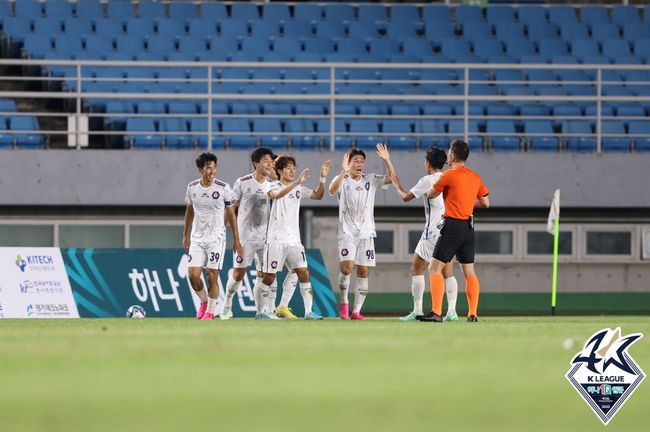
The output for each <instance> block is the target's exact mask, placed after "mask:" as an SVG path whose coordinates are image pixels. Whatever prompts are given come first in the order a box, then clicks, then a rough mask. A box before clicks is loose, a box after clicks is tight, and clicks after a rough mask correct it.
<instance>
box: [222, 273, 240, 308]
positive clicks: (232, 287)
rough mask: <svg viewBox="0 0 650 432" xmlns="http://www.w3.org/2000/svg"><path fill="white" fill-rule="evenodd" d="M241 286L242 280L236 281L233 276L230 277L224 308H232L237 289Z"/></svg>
mask: <svg viewBox="0 0 650 432" xmlns="http://www.w3.org/2000/svg"><path fill="white" fill-rule="evenodd" d="M240 286H241V281H236V280H234V279H232V278H228V282H227V283H226V300H225V303H224V306H223V307H224V310H226V309H227V310H230V309H232V299H233V298H234V297H235V294H236V293H237V290H238V289H239V287H240Z"/></svg>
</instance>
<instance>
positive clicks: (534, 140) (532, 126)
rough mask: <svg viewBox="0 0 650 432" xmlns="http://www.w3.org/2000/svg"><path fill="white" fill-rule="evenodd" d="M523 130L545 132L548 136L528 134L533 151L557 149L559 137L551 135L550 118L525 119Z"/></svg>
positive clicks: (534, 132)
mask: <svg viewBox="0 0 650 432" xmlns="http://www.w3.org/2000/svg"><path fill="white" fill-rule="evenodd" d="M524 132H525V133H527V134H547V135H548V136H528V137H527V139H528V143H529V145H530V149H531V150H533V151H557V149H558V144H559V139H558V138H557V137H555V136H553V123H551V121H550V120H526V121H524Z"/></svg>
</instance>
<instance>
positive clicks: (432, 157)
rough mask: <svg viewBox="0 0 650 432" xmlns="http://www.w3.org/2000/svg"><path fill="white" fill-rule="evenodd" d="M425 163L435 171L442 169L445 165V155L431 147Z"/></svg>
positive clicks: (436, 148)
mask: <svg viewBox="0 0 650 432" xmlns="http://www.w3.org/2000/svg"><path fill="white" fill-rule="evenodd" d="M426 158H427V162H429V165H431V166H432V167H433V168H435V169H442V168H444V166H445V163H447V153H445V151H444V150H441V149H439V148H438V147H435V146H432V147H431V148H430V149H429V150H427V156H426Z"/></svg>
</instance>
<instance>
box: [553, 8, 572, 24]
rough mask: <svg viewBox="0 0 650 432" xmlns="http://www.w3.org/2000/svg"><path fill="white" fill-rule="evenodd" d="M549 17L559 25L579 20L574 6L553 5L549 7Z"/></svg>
mask: <svg viewBox="0 0 650 432" xmlns="http://www.w3.org/2000/svg"><path fill="white" fill-rule="evenodd" d="M548 19H549V21H551V22H552V23H554V24H557V25H560V24H563V23H575V22H578V17H577V16H576V9H575V7H573V6H553V7H551V8H548Z"/></svg>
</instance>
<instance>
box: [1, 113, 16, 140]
mask: <svg viewBox="0 0 650 432" xmlns="http://www.w3.org/2000/svg"><path fill="white" fill-rule="evenodd" d="M7 123H8V120H7V118H6V117H3V116H0V148H11V146H12V145H13V143H14V137H13V135H10V134H9V133H7Z"/></svg>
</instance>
